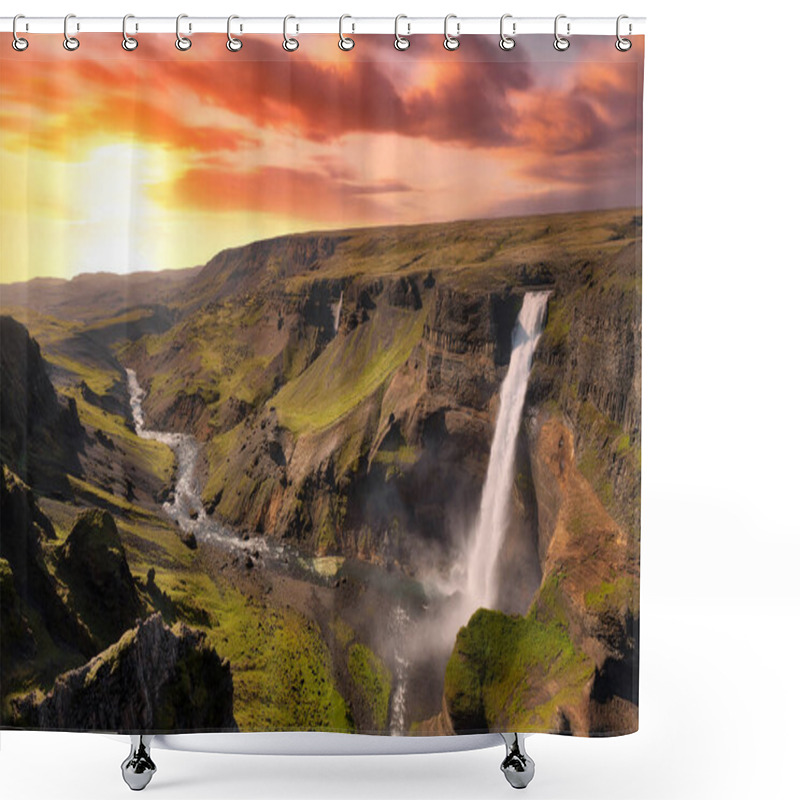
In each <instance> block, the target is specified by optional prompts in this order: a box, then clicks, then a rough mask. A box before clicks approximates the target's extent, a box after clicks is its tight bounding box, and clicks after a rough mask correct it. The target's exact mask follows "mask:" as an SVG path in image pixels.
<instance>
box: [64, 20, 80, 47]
mask: <svg viewBox="0 0 800 800" xmlns="http://www.w3.org/2000/svg"><path fill="white" fill-rule="evenodd" d="M71 19H75V15H74V14H67V16H66V17H64V49H65V50H69V51H70V52H72V51H73V50H77V49H78V48H79V47H80V46H81V43H80V42H79V41H78V39H77V37H75V36H70V35H69V29H68V28H69V21H70V20H71ZM75 30H76V31H79V30H80V25H77V24H76V28H75Z"/></svg>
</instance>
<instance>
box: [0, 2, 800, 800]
mask: <svg viewBox="0 0 800 800" xmlns="http://www.w3.org/2000/svg"><path fill="white" fill-rule="evenodd" d="M27 3H28V4H27V5H26V4H25V3H22V4H21V5H20V6H19V7H18V8H16V7H15V8H10V7H5V8H4V9H3V14H13V13H15V12H20V13H25V14H27V15H29V16H55V15H62V16H63V15H64V14H65V13H67V12H72V11H74V12H78V13H80V14H82V15H100V14H101V13H102V15H103V16H109V15H113V14H117V15H120V16H121V15H122V14H123V13H126V12H133V13H136V14H139V15H141V16H145V15H152V16H161V15H172V16H175V15H176V14H178V13H180V12H186V11H190V12H191V13H193V14H196V15H204V16H226V15H228V14H231V13H238V14H240V15H243V16H244V15H247V14H250V15H261V16H264V15H271V16H278V15H284V14H287V13H292V14H295V15H298V16H303V15H306V16H310V15H313V16H334V15H339V14H341V13H344V12H348V13H350V14H353V15H369V16H394V15H396V14H398V13H401V12H402V13H406V14H408V15H412V16H413V15H415V14H416V15H420V16H434V15H441V16H444V15H445V14H446V13H450V12H457V13H458V14H459V15H461V16H493V15H497V16H498V17H499V15H500V14H502V13H504V12H509V13H515V14H517V15H520V16H523V15H525V16H528V15H536V16H544V15H550V14H551V13H552V14H553V15H555V14H556V13H563V12H568V13H569V14H571V15H573V16H616V15H617V14H620V13H628V14H630V15H636V16H647V17H648V27H647V57H646V62H645V138H644V142H645V173H644V180H645V183H644V273H645V284H644V286H645V288H644V291H645V296H644V303H645V316H644V337H645V343H644V345H645V350H644V422H643V431H644V438H643V445H644V447H643V458H644V469H643V480H644V486H643V503H644V507H643V515H642V520H643V535H642V543H643V552H642V618H641V716H640V723H641V730H640V732H639V733H638V734H636V735H634V736H630V737H624V738H621V739H614V740H577V739H569V738H562V737H547V736H534V737H532V738H531V739H529V743H528V744H529V750H530V751H531V752H532V753H533V755H534V758H535V760H536V763H537V775H536V778H535V780H534V782H533V784H532V785H531V787H530V788H529V789H528V790H527V791H528V796H531V797H538V798H541V799H542V800H545V798H548V799H551V798H595V799H601V798H614V800H623V799H624V798H636V799H637V800H642V799H643V798H681V799H683V798H704V800H705V799H706V798H713V797H725V798H726V799H727V800H731V799H732V798H744V797H748V798H750V797H760V798H765V799H766V800H777V799H779V798H789V797H791V798H796V797H797V796H798V794H799V793H800V792H799V791H798V783H799V781H798V777H797V773H796V770H794V769H793V766H792V765H793V764H795V763H796V759H797V750H798V743H800V742H799V741H798V740H799V739H800V736H798V717H799V716H800V690H799V689H798V686H799V685H800V681H798V678H797V674H796V671H797V669H798V664H799V663H800V662H799V661H798V647H797V636H798V628H799V627H800V626H799V625H798V614H799V613H800V592H799V590H798V580H797V568H798V562H799V561H800V536H799V535H798V534H800V523H799V522H798V512H797V491H798V485H797V484H798V477H800V468H799V467H798V464H800V437H798V427H797V422H798V413H800V403H799V402H798V388H799V386H798V378H797V368H798V363H799V361H800V360H799V359H798V356H797V349H798V332H797V331H798V327H797V326H798V322H800V304H799V303H798V289H800V279H799V278H798V271H799V270H798V267H799V266H800V264H799V261H800V259H798V251H799V250H800V243H798V240H797V231H798V227H799V226H800V220H798V205H799V204H798V201H797V192H798V180H799V179H800V175H798V158H797V128H796V125H795V123H794V120H793V119H792V112H793V111H796V108H797V99H796V97H797V94H796V93H797V78H798V72H797V68H796V59H795V53H794V50H795V43H796V37H797V33H798V30H800V19H798V17H799V16H800V15H799V14H798V11H797V4H792V5H791V6H790V5H789V4H784V5H783V6H781V7H780V9H779V8H777V7H771V6H770V7H767V6H766V5H764V4H758V5H756V4H748V5H745V4H737V3H731V2H724V3H723V2H713V3H712V2H706V3H702V4H700V3H690V2H685V0H672V1H671V2H669V3H662V4H655V3H648V2H646V0H636V2H634V1H633V0H626V3H625V6H624V7H623V6H620V5H617V4H616V3H610V2H608V1H607V0H603V1H602V2H579V1H578V0H570V3H569V7H567V6H563V7H562V6H559V5H553V4H549V3H534V4H527V3H526V4H523V3H519V2H517V3H511V2H510V3H509V5H508V6H503V7H500V6H497V5H496V4H495V3H492V2H489V0H478V1H475V0H460V2H458V3H457V4H456V3H455V2H452V3H451V2H449V0H448V3H447V4H445V3H442V2H441V1H440V0H428V1H427V2H420V0H415V1H414V2H408V3H407V4H406V5H404V6H401V5H399V4H398V5H393V4H389V3H387V2H386V0H358V1H356V0H347V6H346V7H344V6H342V7H340V6H338V5H335V6H334V5H332V4H331V3H322V2H310V1H309V0H291V2H289V4H288V5H287V4H286V3H283V4H275V3H267V4H265V3H263V2H259V3H256V2H252V1H249V0H248V1H247V2H245V0H237V4H236V7H232V6H231V7H228V6H225V5H223V4H221V0H215V2H213V3H211V2H207V0H194V2H193V4H189V3H187V4H185V5H184V4H181V6H178V5H176V4H175V3H173V2H171V1H170V2H155V1H154V0H139V2H138V3H137V4H136V5H135V6H133V5H132V6H130V7H128V6H124V5H121V4H120V3H119V2H118V1H117V0H114V1H113V2H109V0H105V2H100V1H99V0H95V1H94V2H92V1H91V0H83V2H82V3H80V4H75V5H74V6H73V5H64V3H63V2H50V0H47V1H46V2H45V1H44V0H39V1H38V2H36V0H27ZM3 41H4V46H6V44H5V42H6V41H7V40H6V39H5V38H4V40H3ZM793 97H794V99H792V98H793ZM126 754H127V744H126V743H124V742H123V741H122V740H119V741H115V740H112V739H108V738H105V737H102V736H89V735H67V734H47V733H22V732H12V733H10V732H4V733H3V734H2V748H1V749H0V793H1V794H2V797H3V798H9V800H10V799H11V798H14V799H16V798H26V799H30V800H34V799H37V798H54V797H58V798H60V799H63V800H67V798H81V799H82V800H89V799H90V798H103V799H104V800H106V799H107V798H111V797H127V796H129V795H128V789H127V787H125V785H124V784H123V783H122V779H121V777H120V773H119V763H120V762H121V761H122V759H123V757H124V756H125V755H126ZM154 755H155V759H156V762H157V764H158V767H159V771H158V774H157V775H156V776H155V778H154V779H153V782H152V783H151V785H150V786H149V787H148V789H147V790H146V791H147V794H148V796H152V797H160V798H165V799H169V800H171V799H173V798H175V799H177V798H192V799H193V800H195V799H197V800H199V799H200V798H242V799H243V800H244V798H262V797H275V798H283V797H296V798H305V797H309V798H311V797H315V798H319V797H326V798H330V797H334V798H335V797H343V798H344V797H347V798H350V800H356V799H357V798H374V797H376V796H380V797H384V798H414V800H421V799H422V798H436V799H437V800H445V798H450V797H452V798H456V797H457V798H464V799H466V798H482V799H485V798H492V797H509V796H510V793H511V792H512V790H511V789H510V788H509V787H508V786H507V785H506V783H505V780H504V779H503V777H502V775H501V774H500V771H499V769H498V766H499V763H500V760H501V750H500V749H493V750H488V751H483V752H478V753H462V754H448V755H436V756H433V755H428V756H403V757H375V756H372V757H363V756H362V757H351V758H338V759H336V758H309V757H301V758H277V757H254V756H219V755H202V754H190V753H172V752H162V751H155V753H154ZM520 796H522V795H520Z"/></svg>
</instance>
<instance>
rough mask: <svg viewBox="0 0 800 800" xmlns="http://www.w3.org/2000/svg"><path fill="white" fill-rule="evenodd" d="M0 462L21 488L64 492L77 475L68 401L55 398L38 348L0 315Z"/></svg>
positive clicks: (77, 436)
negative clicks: (24, 485) (22, 484)
mask: <svg viewBox="0 0 800 800" xmlns="http://www.w3.org/2000/svg"><path fill="white" fill-rule="evenodd" d="M0 368H2V374H3V380H2V381H0V420H2V424H1V425H0V458H2V460H3V463H5V464H8V465H9V467H10V468H11V469H12V470H13V471H14V472H16V473H17V474H18V475H19V476H20V477H21V478H22V479H23V480H24V481H25V482H26V483H28V484H30V485H33V486H37V487H41V488H43V489H48V490H50V491H58V492H61V493H64V494H68V493H69V486H68V484H67V481H66V478H65V473H72V474H80V464H79V462H78V458H77V452H76V451H77V449H78V447H79V446H80V442H81V439H82V434H83V430H82V428H81V425H80V422H79V420H78V414H77V410H76V407H75V403H74V401H71V400H69V399H62V398H59V396H58V395H57V394H56V391H55V389H54V388H53V384H52V383H51V382H50V379H49V377H48V375H47V370H46V367H45V362H44V359H43V358H42V354H41V350H40V349H39V345H38V344H37V343H36V342H35V341H34V340H33V339H31V337H30V336H29V335H28V331H27V330H26V329H25V326H24V325H21V324H20V323H19V322H17V321H16V320H14V319H13V318H12V317H10V316H5V315H4V316H0Z"/></svg>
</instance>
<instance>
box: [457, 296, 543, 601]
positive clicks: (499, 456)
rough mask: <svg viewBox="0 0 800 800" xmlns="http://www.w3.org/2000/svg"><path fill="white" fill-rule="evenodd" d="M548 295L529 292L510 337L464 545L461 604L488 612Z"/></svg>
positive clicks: (493, 595) (494, 591)
mask: <svg viewBox="0 0 800 800" xmlns="http://www.w3.org/2000/svg"><path fill="white" fill-rule="evenodd" d="M548 297H549V292H535V293H534V292H529V293H528V294H526V295H525V297H524V299H523V301H522V309H521V310H520V312H519V316H518V317H517V321H516V324H515V325H514V330H513V332H512V334H511V359H510V361H509V364H508V372H507V373H506V377H505V378H504V380H503V385H502V387H501V389H500V411H499V413H498V415H497V423H496V426H495V431H494V439H493V440H492V450H491V454H490V456H489V468H488V469H487V471H486V480H485V482H484V484H483V492H482V494H481V505H480V511H479V512H478V517H477V519H476V521H475V525H474V527H473V530H472V535H471V537H470V539H469V542H468V543H467V553H466V565H465V566H466V586H465V598H464V600H465V603H468V604H469V606H470V610H469V612H468V613H470V614H471V613H472V612H473V611H475V609H477V608H480V607H484V608H491V607H492V606H493V605H494V603H495V602H496V599H497V582H496V575H495V572H496V567H497V560H498V556H499V553H500V548H501V547H502V544H503V539H504V538H505V533H506V528H507V527H508V515H509V506H510V503H511V490H512V488H513V486H514V460H515V456H516V447H517V436H518V434H519V428H520V424H521V422H522V409H523V406H524V403H525V392H526V391H527V387H528V376H529V375H530V371H531V362H532V360H533V353H534V350H535V349H536V345H537V343H538V342H539V338H540V337H541V334H542V330H543V328H544V323H545V317H546V311H547V298H548Z"/></svg>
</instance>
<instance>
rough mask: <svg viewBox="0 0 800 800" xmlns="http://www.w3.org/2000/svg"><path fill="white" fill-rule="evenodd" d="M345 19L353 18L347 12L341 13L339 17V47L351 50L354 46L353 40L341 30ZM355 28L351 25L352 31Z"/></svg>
mask: <svg viewBox="0 0 800 800" xmlns="http://www.w3.org/2000/svg"><path fill="white" fill-rule="evenodd" d="M346 19H353V18H352V17H351V16H350V15H349V14H342V16H341V17H339V49H340V50H352V49H353V48H354V47H355V46H356V43H355V41H354V40H353V39H351V38H350V37H349V36H345V35H344V33H343V32H342V28H343V26H344V21H345V20H346ZM355 29H356V26H355V25H353V31H355Z"/></svg>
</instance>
